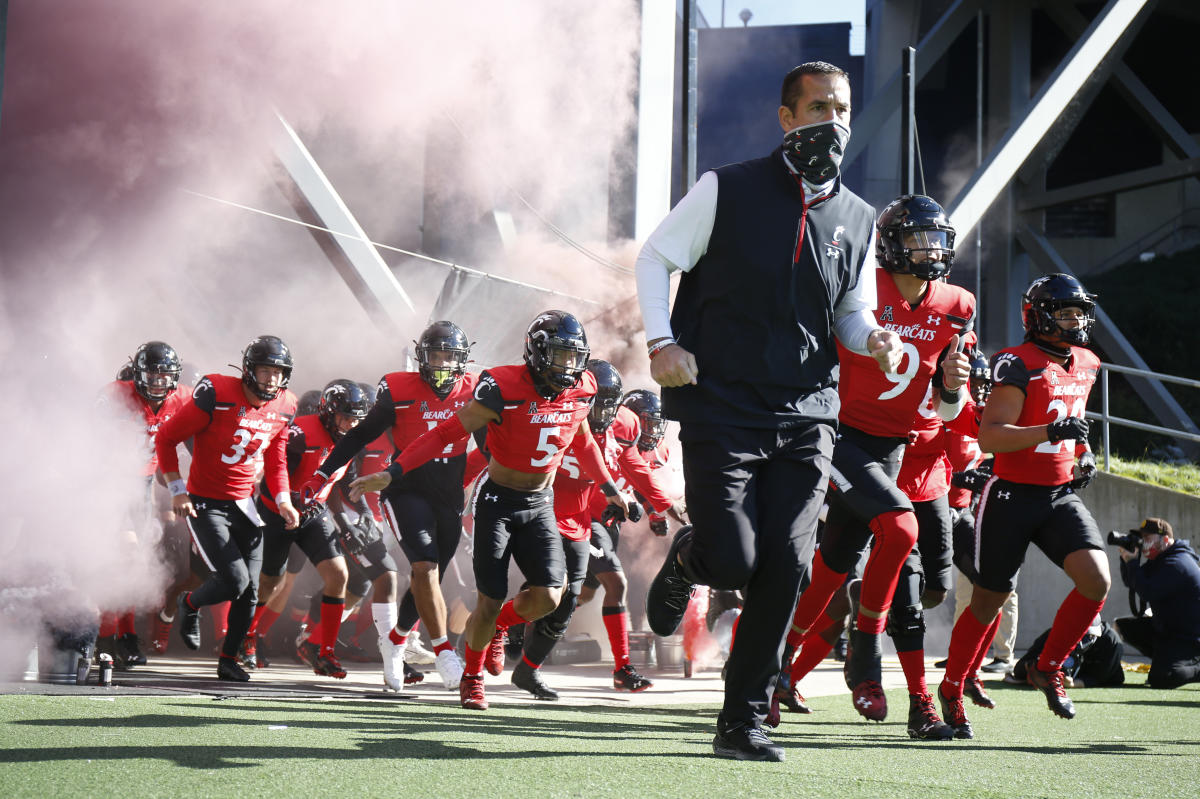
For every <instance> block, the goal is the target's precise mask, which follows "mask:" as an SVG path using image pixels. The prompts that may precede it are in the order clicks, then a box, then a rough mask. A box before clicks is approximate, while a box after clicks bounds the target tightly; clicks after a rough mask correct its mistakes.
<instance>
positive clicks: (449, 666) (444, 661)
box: [433, 649, 463, 691]
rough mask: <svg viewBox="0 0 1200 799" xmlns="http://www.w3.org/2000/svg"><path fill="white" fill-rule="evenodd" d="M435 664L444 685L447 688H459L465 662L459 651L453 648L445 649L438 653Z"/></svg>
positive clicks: (451, 689) (449, 689) (450, 689)
mask: <svg viewBox="0 0 1200 799" xmlns="http://www.w3.org/2000/svg"><path fill="white" fill-rule="evenodd" d="M433 665H434V666H435V667H436V668H437V673H438V676H439V677H441V678H442V685H444V686H446V690H448V691H453V690H454V689H456V688H458V684H459V683H460V682H462V675H463V662H462V658H460V657H459V656H458V653H457V652H455V651H454V650H453V649H443V650H442V651H441V652H438V653H437V658H436V660H435V661H434V664H433Z"/></svg>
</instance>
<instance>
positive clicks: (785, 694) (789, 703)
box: [771, 668, 812, 726]
mask: <svg viewBox="0 0 1200 799" xmlns="http://www.w3.org/2000/svg"><path fill="white" fill-rule="evenodd" d="M776 700H778V704H779V705H781V706H782V707H786V708H787V709H788V710H790V711H791V712H793V713H812V708H811V707H809V706H808V704H807V703H806V702H805V701H804V695H803V694H801V693H800V691H799V689H797V688H796V686H794V685H792V671H791V669H790V668H784V669H783V670H782V671H780V672H779V680H778V681H777V682H776V683H775V693H774V696H773V697H772V704H773V705H774V704H776ZM771 726H776V725H774V724H773V725H771Z"/></svg>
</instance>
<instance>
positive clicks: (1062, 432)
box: [1046, 416, 1088, 444]
mask: <svg viewBox="0 0 1200 799" xmlns="http://www.w3.org/2000/svg"><path fill="white" fill-rule="evenodd" d="M1087 437H1088V420H1087V419H1081V418H1080V417H1078V416H1068V417H1067V418H1065V419H1059V420H1057V421H1054V422H1051V423H1050V424H1048V425H1046V438H1047V440H1048V441H1050V443H1052V444H1053V443H1054V442H1056V441H1066V440H1071V441H1086V440H1087Z"/></svg>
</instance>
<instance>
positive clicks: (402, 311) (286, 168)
mask: <svg viewBox="0 0 1200 799" xmlns="http://www.w3.org/2000/svg"><path fill="white" fill-rule="evenodd" d="M278 119H279V125H280V132H279V135H278V136H277V137H276V140H275V142H274V143H273V144H274V149H275V158H276V161H277V163H278V165H279V167H280V169H277V170H275V172H276V175H275V178H276V183H277V184H278V185H279V188H280V190H281V191H282V192H283V194H284V196H285V197H286V198H287V200H288V202H289V203H290V204H291V205H292V207H293V208H294V209H295V211H296V213H297V214H298V215H299V216H300V218H301V219H302V220H303V221H304V222H306V223H308V224H310V225H319V226H321V227H323V228H328V232H327V231H324V230H315V229H313V228H309V232H311V233H312V236H313V238H314V239H316V242H317V244H318V245H319V246H320V247H321V251H322V252H324V253H325V255H326V257H327V258H329V260H330V262H331V263H332V264H333V266H334V268H335V269H337V271H338V274H339V275H341V277H342V280H344V281H345V282H346V285H347V286H348V287H349V289H350V291H351V293H353V294H354V298H355V299H357V300H358V302H359V304H360V305H362V307H363V308H364V309H365V310H366V312H367V315H368V316H369V317H370V318H371V321H373V322H374V323H375V324H376V325H378V326H379V327H380V328H382V329H383V330H384V331H385V332H387V333H395V334H400V333H401V332H403V331H404V330H406V329H408V328H410V327H412V321H413V316H412V315H413V313H414V312H415V310H416V309H415V308H414V307H413V304H412V300H411V299H409V296H408V294H407V293H405V291H404V288H403V287H402V286H401V285H400V281H399V280H397V279H396V276H395V275H394V274H392V270H391V269H390V268H389V267H388V265H387V264H386V263H384V261H383V258H382V257H381V256H380V255H379V251H378V250H376V249H375V245H374V244H372V243H371V240H370V239H369V238H368V237H367V234H366V232H365V231H364V230H363V229H362V226H360V225H359V224H358V220H357V219H355V218H354V214H352V213H351V212H350V209H349V208H347V207H346V203H344V202H343V201H342V198H341V197H340V196H339V195H338V193H337V191H336V190H335V189H334V188H333V184H332V183H330V182H329V178H327V177H325V173H324V172H323V171H321V167H320V166H318V165H317V162H316V160H315V159H314V158H313V157H312V153H310V152H309V151H308V148H307V147H305V146H304V143H303V142H302V141H300V137H299V136H297V135H296V131H294V130H292V127H291V125H289V124H288V123H287V120H285V119H284V118H283V117H281V116H280V117H278Z"/></svg>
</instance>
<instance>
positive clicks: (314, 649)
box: [296, 641, 321, 668]
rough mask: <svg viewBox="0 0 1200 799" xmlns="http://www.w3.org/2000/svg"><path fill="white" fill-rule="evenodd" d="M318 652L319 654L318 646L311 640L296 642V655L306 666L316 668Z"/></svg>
mask: <svg viewBox="0 0 1200 799" xmlns="http://www.w3.org/2000/svg"><path fill="white" fill-rule="evenodd" d="M319 654H321V649H320V647H318V646H317V645H316V644H314V643H312V642H311V641H300V642H298V643H297V644H296V657H298V658H300V660H301V661H303V662H304V664H305V665H307V666H312V667H313V668H316V665H317V656H318V655H319Z"/></svg>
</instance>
